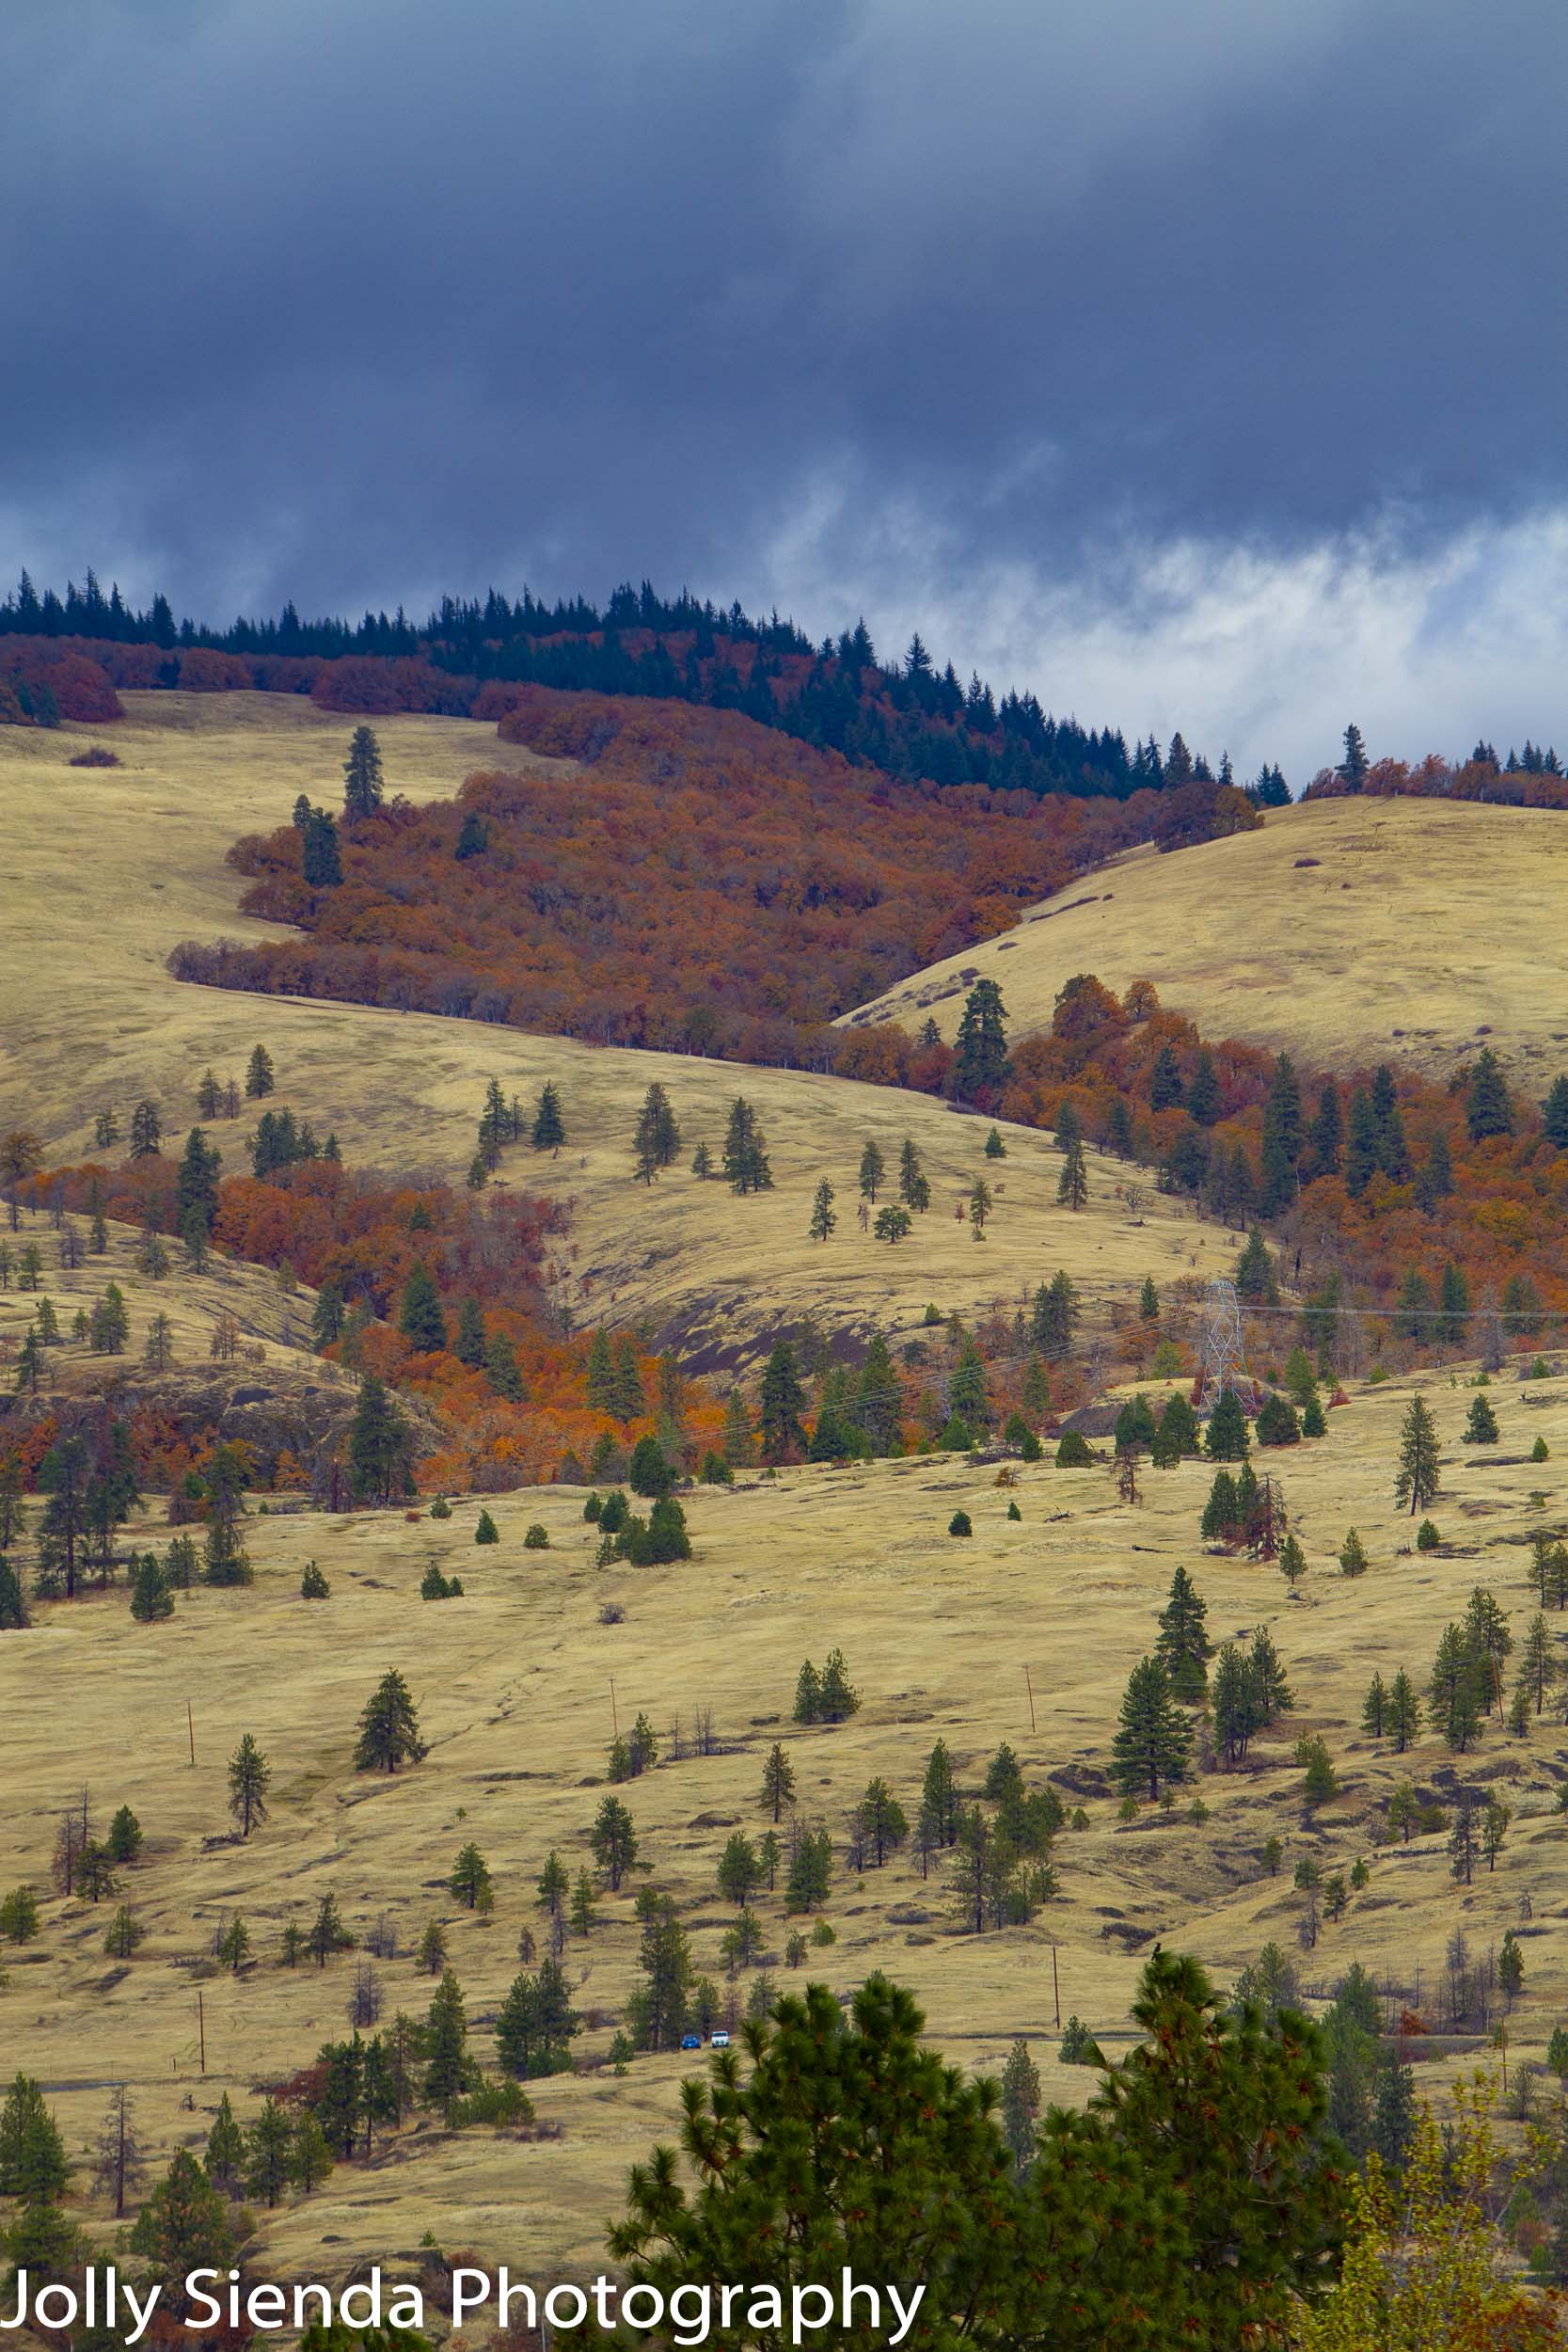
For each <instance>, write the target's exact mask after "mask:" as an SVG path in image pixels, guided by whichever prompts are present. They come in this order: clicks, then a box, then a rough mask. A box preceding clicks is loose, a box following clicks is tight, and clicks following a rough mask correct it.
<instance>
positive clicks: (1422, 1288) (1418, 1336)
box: [1394, 1266, 1436, 1345]
mask: <svg viewBox="0 0 1568 2352" xmlns="http://www.w3.org/2000/svg"><path fill="white" fill-rule="evenodd" d="M1394 1328H1395V1330H1396V1331H1397V1332H1398V1333H1399V1335H1400V1337H1401V1339H1402V1340H1411V1341H1414V1342H1415V1343H1416V1344H1417V1345H1420V1344H1421V1343H1423V1342H1425V1341H1428V1340H1430V1339H1432V1337H1433V1333H1434V1331H1435V1328H1436V1324H1435V1319H1434V1317H1433V1311H1432V1285H1431V1284H1430V1283H1429V1282H1428V1280H1427V1279H1426V1276H1425V1275H1424V1274H1423V1273H1422V1272H1421V1270H1420V1268H1419V1266H1407V1267H1406V1268H1405V1273H1404V1279H1403V1281H1402V1283H1401V1284H1400V1290H1399V1296H1398V1298H1397V1299H1396V1300H1395V1302H1394Z"/></svg>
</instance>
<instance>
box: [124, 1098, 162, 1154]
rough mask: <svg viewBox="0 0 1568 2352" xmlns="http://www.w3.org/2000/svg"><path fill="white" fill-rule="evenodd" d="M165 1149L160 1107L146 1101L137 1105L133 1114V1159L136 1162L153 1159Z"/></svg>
mask: <svg viewBox="0 0 1568 2352" xmlns="http://www.w3.org/2000/svg"><path fill="white" fill-rule="evenodd" d="M162 1149H163V1127H162V1123H161V1121H160V1120H159V1118H158V1106H157V1104H155V1103H149V1102H146V1101H143V1102H140V1103H138V1104H136V1106H135V1110H133V1112H132V1113H131V1157H132V1158H133V1159H134V1160H150V1159H152V1158H153V1157H154V1156H155V1155H156V1154H157V1153H158V1152H160V1151H161V1150H162Z"/></svg>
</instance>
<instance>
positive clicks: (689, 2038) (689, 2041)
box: [681, 2033, 703, 2050]
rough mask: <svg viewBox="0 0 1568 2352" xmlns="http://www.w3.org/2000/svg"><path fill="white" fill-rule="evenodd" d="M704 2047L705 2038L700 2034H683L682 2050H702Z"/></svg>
mask: <svg viewBox="0 0 1568 2352" xmlns="http://www.w3.org/2000/svg"><path fill="white" fill-rule="evenodd" d="M702 2046H703V2037H702V2035H701V2034H700V2033H683V2034H682V2036H681V2048H682V2049H683V2050H700V2049H701V2048H702Z"/></svg>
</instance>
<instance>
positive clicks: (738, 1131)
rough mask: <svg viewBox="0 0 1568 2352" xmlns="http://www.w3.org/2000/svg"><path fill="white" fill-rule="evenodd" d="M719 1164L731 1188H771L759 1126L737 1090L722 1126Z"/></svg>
mask: <svg viewBox="0 0 1568 2352" xmlns="http://www.w3.org/2000/svg"><path fill="white" fill-rule="evenodd" d="M723 1168H724V1176H725V1180H726V1182H727V1183H728V1184H729V1187H730V1190H731V1191H732V1192H738V1193H749V1192H769V1191H771V1189H772V1185H773V1171H772V1168H771V1167H770V1165H769V1163H768V1152H767V1148H766V1141H765V1138H764V1136H763V1132H762V1128H761V1126H760V1124H759V1123H758V1120H757V1115H756V1113H755V1111H754V1110H753V1109H752V1105H751V1104H750V1103H748V1102H747V1101H746V1100H745V1098H744V1097H743V1096H741V1095H738V1094H737V1095H736V1099H735V1101H734V1102H733V1103H732V1104H731V1105H730V1116H729V1121H728V1124H727V1125H726V1127H725V1130H724V1154H723Z"/></svg>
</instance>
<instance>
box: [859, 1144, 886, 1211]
mask: <svg viewBox="0 0 1568 2352" xmlns="http://www.w3.org/2000/svg"><path fill="white" fill-rule="evenodd" d="M886 1181H887V1164H886V1162H885V1161H884V1160H883V1158H882V1154H881V1151H880V1148H879V1145H878V1144H876V1143H875V1142H872V1141H868V1142H867V1143H866V1145H865V1147H864V1149H863V1151H862V1152H861V1173H860V1186H861V1199H862V1200H871V1201H875V1200H876V1198H877V1195H878V1193H879V1190H880V1189H881V1186H882V1185H883V1184H885V1183H886Z"/></svg>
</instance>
